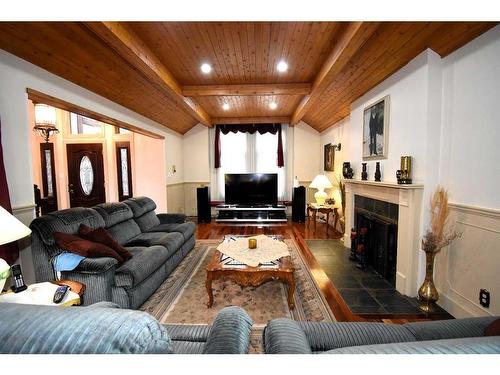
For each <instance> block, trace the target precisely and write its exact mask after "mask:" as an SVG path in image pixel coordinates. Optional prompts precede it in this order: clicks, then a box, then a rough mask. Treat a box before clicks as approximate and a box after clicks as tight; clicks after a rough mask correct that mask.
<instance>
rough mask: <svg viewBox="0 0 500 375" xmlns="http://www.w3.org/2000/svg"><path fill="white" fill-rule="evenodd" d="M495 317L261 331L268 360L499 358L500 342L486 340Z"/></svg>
mask: <svg viewBox="0 0 500 375" xmlns="http://www.w3.org/2000/svg"><path fill="white" fill-rule="evenodd" d="M496 319H498V317H479V318H467V319H452V320H441V321H432V322H417V323H407V324H402V325H399V324H385V323H357V322H345V323H344V322H336V323H322V322H297V321H293V320H290V319H275V320H271V321H270V322H269V324H268V325H267V326H266V328H265V330H264V333H263V335H264V337H263V339H264V348H265V352H266V353H267V354H311V353H331V354H349V353H352V354H362V353H370V354H376V353H384V354H399V353H402V354H412V353H425V354H432V353H439V354H447V353H473V354H479V353H500V336H489V337H485V336H484V330H485V328H486V327H487V326H488V325H489V324H491V323H492V322H493V321H494V320H496Z"/></svg>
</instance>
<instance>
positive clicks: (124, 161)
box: [120, 148, 130, 196]
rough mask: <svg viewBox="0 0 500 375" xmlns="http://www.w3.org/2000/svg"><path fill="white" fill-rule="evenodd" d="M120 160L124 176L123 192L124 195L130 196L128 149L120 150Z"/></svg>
mask: <svg viewBox="0 0 500 375" xmlns="http://www.w3.org/2000/svg"><path fill="white" fill-rule="evenodd" d="M120 159H121V165H120V170H121V176H122V191H123V195H125V196H128V195H130V194H129V190H128V150H127V149H126V148H121V149H120Z"/></svg>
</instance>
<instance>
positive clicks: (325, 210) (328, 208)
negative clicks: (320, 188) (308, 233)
mask: <svg viewBox="0 0 500 375" xmlns="http://www.w3.org/2000/svg"><path fill="white" fill-rule="evenodd" d="M318 212H319V213H321V214H325V215H326V231H327V232H328V228H329V225H328V220H329V219H330V214H331V213H333V215H334V223H333V228H336V227H337V222H338V219H339V215H338V210H337V207H334V206H333V205H323V206H319V205H316V204H314V203H308V204H307V225H309V222H310V220H311V213H312V219H313V221H314V229H316V216H317V214H318Z"/></svg>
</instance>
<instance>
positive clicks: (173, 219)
mask: <svg viewBox="0 0 500 375" xmlns="http://www.w3.org/2000/svg"><path fill="white" fill-rule="evenodd" d="M156 216H157V217H158V219H159V220H160V224H179V223H184V222H185V221H186V215H184V214H157V215H156Z"/></svg>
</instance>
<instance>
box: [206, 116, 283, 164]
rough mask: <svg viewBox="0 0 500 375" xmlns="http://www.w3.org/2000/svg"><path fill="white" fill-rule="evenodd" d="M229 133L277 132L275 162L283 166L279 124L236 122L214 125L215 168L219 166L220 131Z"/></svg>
mask: <svg viewBox="0 0 500 375" xmlns="http://www.w3.org/2000/svg"><path fill="white" fill-rule="evenodd" d="M229 132H231V133H238V132H241V133H250V134H255V132H259V134H265V133H271V134H276V133H278V149H277V159H276V164H277V166H278V167H280V168H281V167H283V166H284V165H285V164H284V161H283V138H282V135H281V124H238V125H216V126H215V147H214V150H215V158H214V160H215V163H214V164H215V168H220V153H221V149H220V133H222V134H228V133H229Z"/></svg>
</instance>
